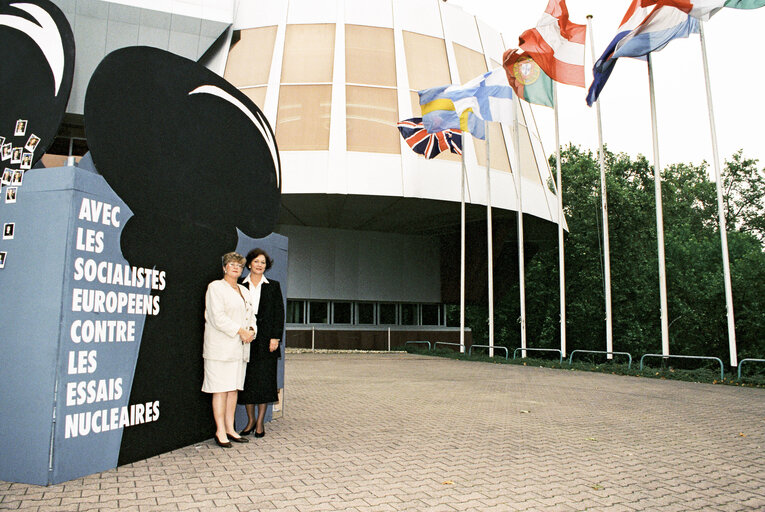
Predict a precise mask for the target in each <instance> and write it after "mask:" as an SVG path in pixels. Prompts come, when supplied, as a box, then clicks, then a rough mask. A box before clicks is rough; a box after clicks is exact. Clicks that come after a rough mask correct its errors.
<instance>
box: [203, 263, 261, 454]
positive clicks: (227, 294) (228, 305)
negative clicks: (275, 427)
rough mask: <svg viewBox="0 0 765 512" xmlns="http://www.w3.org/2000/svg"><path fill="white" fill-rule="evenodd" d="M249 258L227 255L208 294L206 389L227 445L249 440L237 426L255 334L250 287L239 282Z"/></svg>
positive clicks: (219, 440) (218, 437)
mask: <svg viewBox="0 0 765 512" xmlns="http://www.w3.org/2000/svg"><path fill="white" fill-rule="evenodd" d="M244 262H245V259H244V258H243V257H242V256H241V255H240V254H237V253H235V252H229V253H226V254H224V255H223V279H218V280H217V281H213V282H212V283H210V284H209V285H208V286H207V294H206V295H205V334H204V349H203V354H202V357H203V358H204V372H205V376H204V382H203V384H202V391H203V392H205V393H212V408H213V417H214V418H215V442H216V444H217V445H218V446H222V447H224V448H230V447H231V441H234V442H237V443H246V442H248V440H247V439H246V438H244V437H241V436H239V434H237V432H236V430H234V414H235V412H236V398H237V392H238V391H237V390H240V389H242V388H243V386H244V374H245V369H246V366H247V362H248V361H249V360H250V342H251V341H252V340H253V339H254V338H255V328H254V326H253V321H252V319H253V313H252V311H253V310H252V304H251V303H250V299H249V291H248V290H247V289H246V288H244V287H243V286H242V285H240V284H238V283H237V279H239V276H241V275H242V269H243V268H244Z"/></svg>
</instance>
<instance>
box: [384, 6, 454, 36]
mask: <svg viewBox="0 0 765 512" xmlns="http://www.w3.org/2000/svg"><path fill="white" fill-rule="evenodd" d="M438 4H439V0H393V12H394V19H395V20H396V26H397V28H400V29H402V30H408V31H410V32H418V33H420V34H425V35H428V36H433V37H444V30H443V26H442V25H441V14H440V12H439V7H438Z"/></svg>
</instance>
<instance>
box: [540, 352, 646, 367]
mask: <svg viewBox="0 0 765 512" xmlns="http://www.w3.org/2000/svg"><path fill="white" fill-rule="evenodd" d="M526 350H528V349H526ZM577 352H583V353H587V354H612V355H616V354H619V355H623V356H627V357H628V358H629V363H627V368H629V369H632V354H630V353H629V352H607V351H605V350H580V349H576V350H572V351H571V353H570V354H569V355H568V365H569V366H571V362H572V361H571V360H572V359H573V358H574V354H576V353H577Z"/></svg>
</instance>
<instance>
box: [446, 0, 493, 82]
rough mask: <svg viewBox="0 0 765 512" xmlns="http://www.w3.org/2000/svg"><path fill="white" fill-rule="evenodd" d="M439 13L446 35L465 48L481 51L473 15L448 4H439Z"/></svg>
mask: <svg viewBox="0 0 765 512" xmlns="http://www.w3.org/2000/svg"><path fill="white" fill-rule="evenodd" d="M441 13H442V16H443V25H444V32H445V34H446V37H448V38H449V39H451V40H452V41H453V42H455V43H457V44H461V45H462V46H465V47H466V48H470V49H471V50H474V51H477V52H479V53H483V48H482V46H481V38H480V36H479V35H478V27H477V26H476V23H475V17H473V16H466V15H465V11H463V10H462V9H461V8H459V7H457V6H454V5H449V4H445V5H443V6H441ZM464 81H465V80H463V82H464Z"/></svg>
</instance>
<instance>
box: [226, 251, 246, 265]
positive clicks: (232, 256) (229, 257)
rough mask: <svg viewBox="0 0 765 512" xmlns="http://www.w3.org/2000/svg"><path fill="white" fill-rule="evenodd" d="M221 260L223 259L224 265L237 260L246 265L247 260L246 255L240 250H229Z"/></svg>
mask: <svg viewBox="0 0 765 512" xmlns="http://www.w3.org/2000/svg"><path fill="white" fill-rule="evenodd" d="M221 260H222V261H223V266H224V267H225V266H226V265H228V264H229V263H231V262H232V261H235V262H237V263H239V264H240V265H242V266H244V262H245V261H247V260H246V259H245V258H244V256H242V255H241V254H239V253H238V252H227V253H226V254H224V255H223V258H221Z"/></svg>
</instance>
